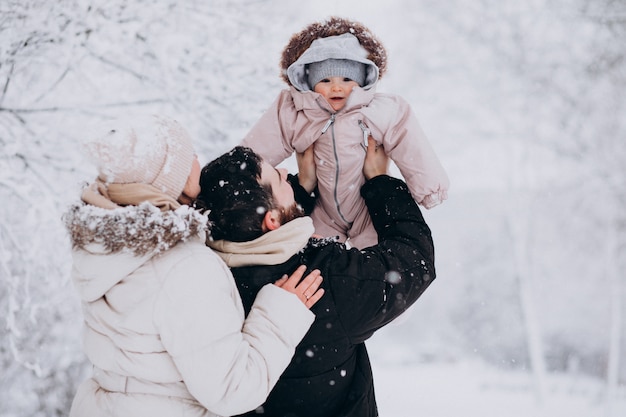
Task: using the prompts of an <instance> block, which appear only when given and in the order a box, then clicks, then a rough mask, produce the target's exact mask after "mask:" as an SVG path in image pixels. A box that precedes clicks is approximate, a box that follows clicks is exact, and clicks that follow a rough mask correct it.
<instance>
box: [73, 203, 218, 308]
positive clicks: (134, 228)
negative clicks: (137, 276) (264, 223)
mask: <svg viewBox="0 0 626 417" xmlns="http://www.w3.org/2000/svg"><path fill="white" fill-rule="evenodd" d="M63 221H64V223H65V226H66V228H67V230H68V232H69V236H70V241H71V243H72V247H73V249H74V251H73V264H74V265H73V268H74V270H75V271H77V272H80V273H78V274H73V276H74V278H75V279H74V280H75V282H74V284H75V285H76V287H77V289H78V291H79V293H80V295H81V298H82V299H83V300H86V301H92V300H95V299H97V298H99V297H101V296H102V295H103V294H105V293H106V292H107V291H108V290H109V289H110V288H112V287H113V286H114V285H116V284H117V283H118V282H120V281H121V280H123V279H124V278H125V277H126V276H128V275H129V274H131V273H132V272H133V271H135V270H136V269H137V268H139V267H141V266H142V265H143V264H144V263H146V262H147V261H148V260H149V259H151V258H152V257H154V256H156V255H158V254H160V253H162V252H164V251H166V250H168V249H170V248H172V247H174V246H175V245H176V244H178V243H179V242H181V241H184V240H188V239H198V240H201V241H202V242H204V239H205V232H206V231H207V230H208V221H207V218H206V216H204V215H202V214H200V213H199V212H198V211H197V210H194V209H192V208H190V207H188V206H181V207H180V208H178V209H177V210H175V211H165V212H162V211H161V210H159V209H158V208H157V207H156V206H154V205H152V204H149V203H142V204H140V205H138V206H126V207H120V208H116V209H112V210H111V209H103V208H99V207H95V206H92V205H88V204H83V203H77V204H74V205H72V206H71V207H70V208H69V210H68V211H67V212H66V213H65V214H64V215H63ZM76 277H80V278H79V279H78V281H77V280H76V279H77V278H76Z"/></svg>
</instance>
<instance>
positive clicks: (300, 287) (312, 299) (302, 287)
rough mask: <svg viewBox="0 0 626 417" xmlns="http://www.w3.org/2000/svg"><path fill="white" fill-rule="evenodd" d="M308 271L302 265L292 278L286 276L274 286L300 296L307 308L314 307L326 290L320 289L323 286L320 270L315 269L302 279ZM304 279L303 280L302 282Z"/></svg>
mask: <svg viewBox="0 0 626 417" xmlns="http://www.w3.org/2000/svg"><path fill="white" fill-rule="evenodd" d="M305 271H306V266H305V265H301V266H299V267H298V269H296V270H295V271H294V272H293V273H292V274H291V276H289V277H288V276H287V275H286V274H285V275H284V276H283V277H282V278H281V279H279V280H278V281H276V282H275V283H274V285H276V286H277V287H280V288H282V289H283V290H285V291H289V292H290V293H292V294H295V295H296V296H298V298H299V299H300V301H302V302H303V303H304V305H305V306H307V308H309V309H310V308H311V307H313V305H314V304H315V303H317V302H318V301H319V299H320V298H322V295H324V289H323V288H320V285H321V284H322V275H321V273H320V271H319V269H314V270H313V271H311V273H309V275H307V276H306V277H305V278H304V279H302V275H304V272H305ZM301 279H302V280H301Z"/></svg>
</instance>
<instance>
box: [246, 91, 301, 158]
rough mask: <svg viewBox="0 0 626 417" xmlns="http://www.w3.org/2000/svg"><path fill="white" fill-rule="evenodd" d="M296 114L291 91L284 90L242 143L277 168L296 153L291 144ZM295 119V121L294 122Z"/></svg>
mask: <svg viewBox="0 0 626 417" xmlns="http://www.w3.org/2000/svg"><path fill="white" fill-rule="evenodd" d="M295 116H296V112H295V110H294V106H293V100H292V98H291V95H290V93H289V90H283V91H281V93H280V94H279V95H278V97H277V98H276V100H274V102H273V103H272V105H271V106H270V107H269V109H267V110H266V111H265V113H264V114H263V115H262V116H261V118H260V119H259V120H258V121H257V122H256V123H255V124H254V126H252V129H250V131H249V132H248V134H247V135H246V136H245V137H244V139H243V140H242V141H241V145H242V146H247V147H249V148H252V149H253V150H254V151H255V152H256V153H258V154H259V155H261V157H262V158H263V159H264V160H266V161H267V162H269V163H270V164H272V165H273V166H276V165H278V164H280V163H281V162H282V161H284V160H285V159H287V158H288V157H289V156H291V155H292V154H293V152H294V149H293V146H292V144H291V142H292V139H293V129H291V128H290V126H293V125H294V124H295V123H294V121H295ZM292 119H293V120H292Z"/></svg>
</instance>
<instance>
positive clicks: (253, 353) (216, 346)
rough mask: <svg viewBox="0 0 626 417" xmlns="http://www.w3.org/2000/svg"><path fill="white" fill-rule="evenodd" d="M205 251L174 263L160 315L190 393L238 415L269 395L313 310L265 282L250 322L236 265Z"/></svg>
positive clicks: (164, 338) (163, 334)
mask: <svg viewBox="0 0 626 417" xmlns="http://www.w3.org/2000/svg"><path fill="white" fill-rule="evenodd" d="M206 249H207V250H206V251H201V253H196V257H194V258H188V259H186V260H184V261H181V262H178V263H177V264H176V266H175V267H174V268H173V269H172V271H171V272H170V276H171V279H167V280H166V282H165V285H164V287H163V288H162V291H161V295H160V299H159V301H158V303H157V305H156V306H155V317H156V320H157V323H158V326H159V329H160V334H161V338H162V343H163V345H164V346H165V348H166V350H167V352H168V353H169V354H170V355H171V357H172V359H173V361H174V363H175V365H176V367H177V368H178V370H179V372H180V374H181V376H182V379H183V381H184V383H185V384H186V386H187V388H188V390H189V392H190V393H191V394H192V395H193V396H194V397H195V398H196V399H197V400H198V401H199V402H200V403H201V404H202V405H203V406H204V407H206V408H207V409H208V410H210V411H211V412H213V413H215V414H218V415H234V414H240V413H243V412H246V411H249V410H253V409H255V408H256V407H258V406H259V405H261V404H262V403H263V402H264V401H265V399H266V398H267V396H268V395H269V393H270V391H271V389H272V388H273V386H274V384H275V383H276V381H277V380H278V378H279V377H280V375H281V374H282V372H283V371H284V370H285V368H286V367H287V365H288V364H289V362H290V360H291V358H292V356H293V353H294V351H295V347H296V345H297V344H298V343H299V342H300V340H301V339H302V338H303V337H304V335H305V333H306V332H307V331H308V329H309V327H310V325H311V324H312V322H313V319H314V315H313V313H311V312H310V311H309V310H308V309H307V308H306V307H305V306H304V304H302V303H301V302H300V301H299V300H298V299H297V297H295V296H294V295H293V294H291V293H288V292H287V291H284V290H282V289H280V288H278V287H276V286H274V285H266V286H265V287H264V288H263V289H261V291H260V292H259V294H258V295H257V298H256V301H255V303H254V304H253V306H252V310H251V312H250V314H249V315H248V317H247V318H246V319H245V320H244V312H243V308H242V305H241V300H240V298H239V293H238V291H237V289H236V287H235V284H234V280H233V278H232V275H231V273H230V271H229V270H228V268H227V267H226V265H225V264H224V263H223V262H222V261H221V259H219V258H218V257H217V255H215V254H214V253H213V252H212V251H210V249H208V248H206Z"/></svg>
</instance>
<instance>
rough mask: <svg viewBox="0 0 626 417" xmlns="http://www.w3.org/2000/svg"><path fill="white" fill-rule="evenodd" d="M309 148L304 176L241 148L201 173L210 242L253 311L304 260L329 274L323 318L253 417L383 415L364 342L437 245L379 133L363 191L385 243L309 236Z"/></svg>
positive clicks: (420, 277)
mask: <svg viewBox="0 0 626 417" xmlns="http://www.w3.org/2000/svg"><path fill="white" fill-rule="evenodd" d="M311 151H312V149H309V150H308V151H307V152H305V153H304V155H300V157H299V159H298V164H299V167H300V174H299V178H298V177H292V178H290V179H291V180H292V181H288V178H287V177H288V176H287V173H286V171H285V170H281V169H275V168H273V167H272V166H271V165H270V164H269V163H267V162H264V161H262V160H261V159H260V157H259V156H258V155H257V154H255V153H254V152H253V151H252V150H251V149H249V148H243V147H236V148H234V149H233V150H232V151H231V152H228V153H226V154H224V155H222V156H221V157H219V158H218V159H216V160H215V161H213V162H211V163H209V164H208V165H206V166H205V167H204V168H203V170H202V173H201V178H200V186H201V193H200V195H199V196H198V199H197V201H196V203H197V205H198V206H199V207H201V208H204V209H206V210H209V219H210V220H211V221H212V222H213V226H212V231H211V233H212V239H211V240H210V241H209V242H208V244H209V246H211V247H212V248H213V249H214V250H216V251H217V252H218V254H219V255H220V256H221V257H222V259H224V260H225V261H226V263H227V264H228V265H229V266H230V267H231V270H232V272H233V275H234V277H235V280H236V282H237V286H238V289H239V292H240V294H241V297H242V300H243V303H244V308H245V309H246V312H247V311H248V309H249V308H250V306H251V304H252V302H253V300H254V297H255V295H256V293H257V291H258V290H259V289H260V288H261V287H262V286H263V285H265V284H266V283H267V282H270V281H271V279H272V277H275V276H276V275H277V274H278V275H280V274H285V273H289V272H290V271H293V270H294V269H295V268H296V267H297V266H298V265H300V264H305V265H307V267H308V268H317V269H319V270H320V271H321V274H322V275H323V276H324V281H323V283H322V288H323V289H324V290H325V296H324V297H323V298H322V299H321V300H320V301H319V302H318V303H317V304H316V305H315V306H314V307H313V308H312V311H313V312H314V313H315V315H316V318H315V322H314V323H313V325H312V326H311V329H309V332H308V333H307V334H306V336H305V337H304V339H303V340H302V342H301V343H300V344H299V345H298V347H297V348H296V354H295V356H294V358H293V359H292V361H291V363H290V365H289V366H288V367H287V369H286V371H285V372H284V373H283V374H282V376H281V377H280V379H279V382H278V383H277V384H276V386H275V387H274V389H273V390H272V392H271V393H270V396H269V397H268V399H267V401H266V402H265V404H264V405H263V406H262V407H260V408H259V409H258V410H256V412H255V411H252V412H250V413H248V414H247V415H250V416H252V415H258V414H262V415H264V416H281V417H282V416H328V417H330V416H332V417H337V416H355V417H367V416H376V415H378V412H377V407H376V401H375V397H374V385H373V377H372V371H371V366H370V362H369V358H368V356H367V350H366V348H365V344H364V342H365V340H367V339H368V338H369V337H370V336H371V335H372V334H373V333H374V331H376V330H377V329H379V328H381V327H382V326H384V325H385V324H387V323H389V322H390V321H392V320H393V319H394V318H396V317H398V316H399V315H400V314H401V313H402V312H404V311H405V310H406V309H407V308H408V307H409V306H410V305H411V304H412V303H414V302H415V301H416V300H417V299H418V297H419V296H420V295H421V294H422V293H423V292H424V290H425V289H426V288H427V287H428V286H429V285H430V283H431V282H432V281H433V279H434V278H435V267H434V247H433V241H432V238H431V233H430V229H429V228H428V225H427V224H426V223H425V221H424V219H423V217H422V214H421V212H420V209H419V208H418V206H417V204H416V203H415V201H414V200H413V198H412V197H411V194H410V192H409V191H408V188H407V186H406V184H405V183H404V182H403V181H401V180H399V179H396V178H392V177H390V176H388V175H386V172H387V167H388V163H389V160H388V158H387V156H386V155H385V152H384V151H383V150H382V148H377V147H376V146H375V142H373V140H372V139H370V146H369V147H368V150H367V154H366V158H365V162H364V166H363V173H364V175H365V178H366V180H367V181H366V183H365V184H364V185H363V187H362V188H361V195H362V196H363V198H364V199H365V202H366V205H367V207H368V210H369V213H370V215H371V217H372V220H373V222H374V226H375V227H376V230H377V233H378V235H379V238H378V242H379V243H378V244H377V245H375V246H372V247H369V248H365V249H363V250H358V249H354V248H353V249H348V248H347V247H346V246H345V245H344V244H340V243H338V242H337V241H336V239H328V238H326V239H318V238H316V237H312V238H311V235H312V233H313V225H312V221H311V219H310V218H309V217H305V216H303V213H302V210H300V209H299V207H298V204H297V203H296V201H295V198H294V189H292V185H293V187H294V188H295V190H296V194H298V195H302V196H304V197H305V198H309V192H311V191H312V190H313V189H314V188H315V181H314V180H311V179H312V178H315V168H314V166H315V164H314V163H313V161H312V152H311ZM290 182H291V183H292V184H290ZM303 185H304V187H303ZM306 203H307V207H310V206H311V202H310V201H307V202H306ZM304 295H305V297H307V296H308V294H306V293H305V294H304Z"/></svg>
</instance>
